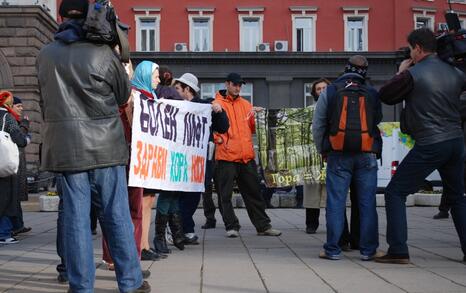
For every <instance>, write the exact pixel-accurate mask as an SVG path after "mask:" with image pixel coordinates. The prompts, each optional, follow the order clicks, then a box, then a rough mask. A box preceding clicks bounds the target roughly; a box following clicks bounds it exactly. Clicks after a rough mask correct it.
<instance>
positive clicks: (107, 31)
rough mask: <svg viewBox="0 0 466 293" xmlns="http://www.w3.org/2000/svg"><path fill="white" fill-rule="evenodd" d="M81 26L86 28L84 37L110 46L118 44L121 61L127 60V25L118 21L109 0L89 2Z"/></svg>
mask: <svg viewBox="0 0 466 293" xmlns="http://www.w3.org/2000/svg"><path fill="white" fill-rule="evenodd" d="M83 28H84V30H86V39H88V40H89V41H91V42H94V43H102V44H108V45H110V46H112V47H114V46H118V47H119V49H120V58H121V61H122V62H124V63H128V62H129V42H128V31H129V26H128V25H126V24H123V23H121V22H120V20H119V19H118V16H117V15H116V12H115V9H114V8H113V6H112V3H111V2H110V1H109V0H95V2H94V3H91V4H89V9H88V12H87V17H86V20H85V22H84V26H83Z"/></svg>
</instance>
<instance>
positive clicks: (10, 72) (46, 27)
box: [0, 1, 57, 172]
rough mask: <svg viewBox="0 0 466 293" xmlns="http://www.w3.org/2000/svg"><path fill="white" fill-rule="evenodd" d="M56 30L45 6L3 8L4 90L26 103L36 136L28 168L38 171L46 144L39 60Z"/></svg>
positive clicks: (0, 78)
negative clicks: (43, 134) (38, 67)
mask: <svg viewBox="0 0 466 293" xmlns="http://www.w3.org/2000/svg"><path fill="white" fill-rule="evenodd" d="M10 2H12V1H10ZM17 2H21V1H17ZM23 2H25V1H23ZM30 2H33V1H30ZM34 2H37V1H34ZM56 30H57V23H56V21H55V17H54V16H52V14H51V10H50V9H47V7H44V6H43V5H13V4H5V3H3V4H2V5H0V89H1V90H8V91H11V92H13V94H14V95H15V96H18V97H20V98H21V99H22V100H23V106H24V115H26V116H28V117H29V121H30V129H29V131H30V134H31V136H32V140H31V144H29V145H28V146H27V147H26V160H27V162H28V166H27V167H28V169H29V170H33V171H35V172H37V170H38V168H39V164H38V162H39V153H40V144H41V142H42V140H41V123H42V115H41V108H40V93H39V86H38V79H37V71H36V66H35V64H36V57H37V55H38V54H39V51H40V49H41V48H42V47H43V46H44V45H46V44H48V43H50V42H51V41H52V40H53V35H54V32H55V31H56Z"/></svg>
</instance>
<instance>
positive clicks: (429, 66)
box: [375, 28, 466, 264]
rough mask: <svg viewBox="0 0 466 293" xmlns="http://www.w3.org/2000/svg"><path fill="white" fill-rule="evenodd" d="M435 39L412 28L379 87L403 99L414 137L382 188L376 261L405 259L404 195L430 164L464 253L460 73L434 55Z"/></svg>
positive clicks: (405, 126)
mask: <svg viewBox="0 0 466 293" xmlns="http://www.w3.org/2000/svg"><path fill="white" fill-rule="evenodd" d="M436 42H437V40H436V38H435V36H434V34H433V32H432V31H430V30H429V29H426V28H422V29H417V30H414V31H413V32H411V33H410V34H409V36H408V43H409V47H410V49H411V59H407V60H404V61H403V62H402V63H401V65H400V68H399V71H398V73H397V75H396V76H395V77H393V78H392V79H391V80H390V81H388V82H387V83H386V84H385V85H384V86H383V87H382V88H381V89H380V99H381V100H382V101H383V102H384V103H386V104H389V105H394V104H397V103H400V102H402V101H404V102H405V104H406V108H405V109H404V110H403V111H402V117H401V119H400V120H401V122H400V123H401V129H402V130H403V132H405V133H408V134H410V135H411V136H412V137H413V138H414V140H415V141H416V143H415V145H414V147H413V149H412V150H411V151H410V152H409V153H408V155H407V156H406V157H405V158H404V160H403V161H402V162H401V164H400V166H399V167H398V170H397V172H396V173H395V175H394V176H393V178H392V180H391V181H390V183H389V184H388V186H387V188H386V189H385V205H386V206H385V209H386V214H387V242H388V244H389V248H388V252H387V254H386V255H384V256H381V257H377V258H376V259H375V260H376V261H377V262H383V263H399V264H407V263H409V252H408V246H407V244H406V241H407V238H408V233H407V223H406V206H405V202H406V197H407V196H408V195H409V194H412V193H414V192H416V191H417V190H418V189H419V187H420V186H421V184H422V183H423V181H424V179H425V178H426V177H427V176H428V175H429V174H430V173H432V172H433V171H434V170H438V171H439V173H440V176H441V178H442V184H443V191H444V195H445V196H446V200H447V202H448V204H449V205H450V206H451V207H452V208H451V214H452V218H453V221H454V223H455V227H456V230H457V232H458V236H459V238H460V242H461V248H462V250H463V254H464V255H466V198H465V197H464V194H463V191H464V183H463V178H462V176H459V175H458V174H463V155H464V145H463V131H462V129H461V117H460V113H459V109H460V95H461V92H462V87H463V83H464V81H465V76H464V74H463V73H462V72H461V71H460V70H458V69H457V68H455V67H453V66H452V65H449V64H448V63H445V62H443V61H442V60H440V59H439V58H438V57H437V55H436V54H435V52H436ZM411 65H412V67H411ZM463 260H464V258H463Z"/></svg>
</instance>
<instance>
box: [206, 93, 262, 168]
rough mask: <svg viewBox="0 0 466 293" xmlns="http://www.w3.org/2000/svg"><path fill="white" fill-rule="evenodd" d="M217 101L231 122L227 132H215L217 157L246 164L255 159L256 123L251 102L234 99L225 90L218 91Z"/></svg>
mask: <svg viewBox="0 0 466 293" xmlns="http://www.w3.org/2000/svg"><path fill="white" fill-rule="evenodd" d="M215 101H216V102H218V103H219V104H220V105H221V106H222V108H223V111H225V112H226V114H227V116H228V120H229V124H230V127H229V128H228V131H227V132H226V133H223V134H219V133H216V134H215V143H216V144H217V148H216V151H215V159H216V160H220V161H228V162H236V163H244V164H246V163H247V162H249V161H251V160H254V158H255V156H254V146H253V143H252V135H253V134H254V133H255V132H256V124H255V119H254V112H253V110H252V105H251V103H249V102H248V101H247V100H245V99H243V98H242V97H237V98H236V99H233V97H231V96H229V95H227V94H226V91H225V90H221V91H219V92H218V93H217V95H216V97H215Z"/></svg>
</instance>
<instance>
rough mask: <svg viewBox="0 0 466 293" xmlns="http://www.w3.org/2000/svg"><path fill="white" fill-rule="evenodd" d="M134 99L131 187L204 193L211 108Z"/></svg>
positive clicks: (184, 103) (182, 103)
mask: <svg viewBox="0 0 466 293" xmlns="http://www.w3.org/2000/svg"><path fill="white" fill-rule="evenodd" d="M133 97H134V114H133V127H132V142H131V150H132V151H131V165H130V175H129V183H128V185H129V186H134V187H144V188H151V189H160V190H171V191H193V192H203V191H204V177H205V167H206V166H205V162H206V157H207V145H208V142H209V135H210V125H211V123H212V114H211V113H212V107H211V105H210V104H200V103H192V102H188V101H175V100H165V99H159V100H157V101H152V100H147V99H145V98H140V95H139V93H134V95H133Z"/></svg>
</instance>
